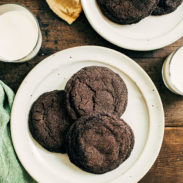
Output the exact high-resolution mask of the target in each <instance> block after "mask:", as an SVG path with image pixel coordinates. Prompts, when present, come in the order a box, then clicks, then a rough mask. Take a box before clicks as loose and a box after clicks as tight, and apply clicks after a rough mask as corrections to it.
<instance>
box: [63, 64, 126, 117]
mask: <svg viewBox="0 0 183 183" xmlns="http://www.w3.org/2000/svg"><path fill="white" fill-rule="evenodd" d="M65 91H66V104H67V110H68V113H69V115H70V116H71V118H72V119H73V120H76V119H78V118H79V117H81V116H84V115H88V114H91V113H93V112H95V113H111V114H117V115H118V116H121V115H122V114H123V113H124V111H125V109H126V105H127V100H128V91H127V87H126V84H125V83H124V81H123V80H122V78H121V77H120V76H119V75H118V74H116V73H114V72H113V71H112V70H110V69H108V68H106V67H99V66H90V67H85V68H83V69H81V70H80V71H78V72H77V73H76V74H74V75H73V76H72V77H71V79H70V80H69V81H68V82H67V84H66V87H65Z"/></svg>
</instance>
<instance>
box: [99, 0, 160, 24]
mask: <svg viewBox="0 0 183 183" xmlns="http://www.w3.org/2000/svg"><path fill="white" fill-rule="evenodd" d="M97 2H98V5H99V7H100V9H101V11H102V12H103V14H104V15H105V16H106V17H108V18H109V19H110V20H112V21H113V22H116V23H119V24H132V23H137V22H139V21H140V20H142V19H143V18H145V17H147V16H149V15H150V14H151V13H152V11H153V10H154V8H155V7H156V6H157V4H158V2H159V0H144V1H142V0H97Z"/></svg>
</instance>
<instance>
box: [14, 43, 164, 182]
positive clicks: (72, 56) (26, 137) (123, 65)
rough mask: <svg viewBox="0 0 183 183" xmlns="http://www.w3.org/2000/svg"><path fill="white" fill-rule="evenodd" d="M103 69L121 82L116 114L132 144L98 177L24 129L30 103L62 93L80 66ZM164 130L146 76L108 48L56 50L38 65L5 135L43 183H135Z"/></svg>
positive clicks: (26, 81)
mask: <svg viewBox="0 0 183 183" xmlns="http://www.w3.org/2000/svg"><path fill="white" fill-rule="evenodd" d="M90 65H99V66H106V67H108V68H110V69H112V70H113V71H114V72H116V73H118V74H119V75H120V76H121V77H122V78H123V79H124V81H125V82H126V84H127V87H128V92H129V99H128V106H127V110H126V112H125V114H124V115H123V116H122V117H123V118H124V119H125V121H126V122H127V123H128V124H129V125H130V126H131V127H132V129H133V131H134V134H135V146H134V149H133V151H132V154H131V156H130V158H129V159H128V160H126V161H125V162H124V163H123V164H122V165H121V166H120V167H119V168H117V169H115V170H114V171H111V172H109V173H106V174H103V175H95V174H90V173H87V172H84V171H82V170H80V169H79V168H77V167H76V166H75V165H73V164H72V163H71V162H70V161H69V159H68V156H67V155H62V154H56V153H51V152H48V151H47V150H45V149H44V148H42V147H41V146H40V145H39V144H38V143H37V142H36V141H34V140H33V138H32V136H31V134H30V132H29V129H28V114H29V110H30V107H31V105H32V103H33V102H34V101H35V100H36V99H37V98H38V96H40V95H41V94H42V93H44V92H47V91H52V90H54V89H64V86H65V84H66V82H67V80H68V79H69V78H70V77H71V76H72V75H73V74H74V73H75V72H77V71H78V70H80V69H81V68H83V67H85V66H90ZM163 132H164V112H163V107H162V103H161V99H160V96H159V94H158V92H157V90H156V88H155V86H154V84H153V83H152V81H151V79H150V78H149V77H148V75H147V74H146V73H145V72H144V71H143V69H142V68H141V67H139V66H138V65H137V64H136V63H135V62H134V61H133V60H131V59H130V58H128V57H127V56H125V55H123V54H121V53H119V52H116V51H114V50H111V49H107V48H103V47H96V46H83V47H76V48H70V49H67V50H64V51H61V52H58V53H56V54H54V55H52V56H50V57H48V58H46V59H45V60H44V61H42V62H41V63H40V64H38V65H37V66H36V67H35V68H34V69H33V70H32V71H31V72H30V73H29V74H28V76H27V77H26V78H25V79H24V81H23V83H22V84H21V86H20V88H19V90H18V92H17V94H16V97H15V100H14V104H13V109H12V113H11V133H12V138H13V144H14V147H15V150H16V153H17V155H18V158H19V159H20V161H21V163H22V164H23V166H24V167H25V168H26V170H27V171H28V172H29V173H30V175H32V177H34V178H35V179H36V180H37V181H39V182H43V183H50V182H54V183H60V182H62V183H86V182H87V183H93V182H95V183H107V182H113V183H118V182H127V183H131V182H137V181H138V180H140V179H141V178H142V177H143V176H144V175H145V174H146V173H147V171H148V170H149V169H150V167H151V166H152V164H153V163H154V161H155V159H156V157H157V156H158V153H159V150H160V147H161V144H162V139H163Z"/></svg>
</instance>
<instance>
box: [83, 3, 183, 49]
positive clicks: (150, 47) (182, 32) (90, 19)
mask: <svg viewBox="0 0 183 183" xmlns="http://www.w3.org/2000/svg"><path fill="white" fill-rule="evenodd" d="M93 1H96V0H93ZM87 3H88V1H86V0H81V4H82V8H83V11H84V14H85V16H86V18H87V20H88V22H89V23H90V25H91V26H92V28H93V29H94V30H95V31H96V32H97V33H98V34H99V35H100V36H101V37H103V38H104V39H105V40H107V41H109V42H110V43H112V44H114V45H116V46H118V47H120V48H125V49H128V50H133V51H152V50H157V49H160V48H163V47H165V46H168V45H170V44H172V43H174V42H176V41H177V40H178V39H180V38H181V37H183V31H181V32H180V31H179V34H178V33H177V34H173V31H175V30H176V29H172V30H171V31H170V32H169V33H168V34H165V35H166V37H165V36H161V37H160V38H164V37H165V38H167V35H169V34H171V36H174V37H173V38H171V39H168V40H167V39H164V41H163V42H161V43H158V44H157V45H156V44H155V45H151V46H149V45H150V44H149V42H150V41H149V40H147V41H146V44H144V46H143V45H141V46H136V44H134V45H133V44H131V45H130V46H129V44H127V45H126V44H125V43H123V42H120V43H119V42H117V41H115V40H113V39H112V37H108V36H107V35H106V34H105V31H104V33H103V32H102V31H101V30H99V28H98V26H96V24H95V21H94V20H92V17H90V16H89V14H88V12H87ZM95 3H96V2H95ZM109 21H110V20H109ZM176 27H178V28H179V29H180V30H181V28H183V20H182V21H181V22H179V23H178V25H177V26H176ZM178 28H177V29H178ZM124 39H126V41H130V40H133V39H129V38H125V37H124ZM157 41H158V40H157ZM157 41H156V42H157ZM124 42H125V41H124ZM135 43H137V42H135ZM137 45H138V44H137Z"/></svg>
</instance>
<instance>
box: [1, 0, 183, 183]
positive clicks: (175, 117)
mask: <svg viewBox="0 0 183 183" xmlns="http://www.w3.org/2000/svg"><path fill="white" fill-rule="evenodd" d="M4 3H7V0H1V1H0V5H1V4H4ZM8 3H19V4H22V5H25V6H26V7H28V8H29V9H30V10H31V11H32V12H33V13H34V14H35V15H36V17H37V18H38V20H39V23H40V26H41V31H42V34H43V45H42V48H41V50H40V52H39V54H38V56H36V57H35V58H34V59H32V60H31V61H29V62H26V63H21V64H12V63H3V62H0V79H1V80H3V81H4V82H6V83H7V84H8V85H9V86H10V87H12V88H13V90H14V91H15V92H16V91H17V89H18V87H19V85H20V83H21V82H22V80H23V79H24V77H25V76H26V75H27V73H28V72H29V71H30V70H31V69H32V68H33V67H34V66H35V65H36V64H38V63H39V62H40V61H41V60H43V59H44V58H46V57H47V56H49V55H51V54H53V53H55V52H57V51H60V50H63V49H66V48H70V47H74V46H80V45H99V46H105V47H109V48H112V49H115V50H117V51H119V52H121V53H124V54H126V55H128V56H129V57H131V58H133V59H134V60H135V61H136V62H137V63H138V64H139V65H140V66H141V67H142V68H143V69H144V70H145V71H146V72H147V73H148V75H149V76H150V77H151V78H152V80H153V81H154V83H155V85H156V87H157V89H158V90H159V93H160V95H161V98H162V101H163V105H164V109H165V118H166V126H167V128H166V130H165V138H164V143H163V148H162V150H161V153H160V156H159V158H158V159H157V161H156V163H155V164H154V166H153V167H152V169H151V170H150V171H149V173H148V174H147V175H146V176H145V177H144V178H143V179H142V180H141V181H140V183H175V182H176V183H183V168H182V167H183V140H182V139H183V112H182V111H183V97H180V96H177V95H175V94H173V93H171V92H170V91H169V90H168V89H167V88H166V87H165V86H164V84H163V81H162V78H161V68H162V64H163V61H164V59H165V58H166V57H167V56H168V55H169V54H170V53H171V52H173V51H174V50H176V49H177V48H178V47H180V46H181V45H183V38H181V39H179V40H178V41H176V42H175V43H173V44H171V45H169V46H167V47H165V48H162V49H159V50H154V51H148V52H136V51H130V50H126V49H122V48H119V47H117V46H114V45H112V44H111V43H109V42H107V41H106V40H104V39H103V38H102V37H100V36H99V35H98V34H97V33H96V32H95V31H94V30H93V29H92V27H91V26H90V24H89V23H88V21H87V19H86V17H85V15H84V13H82V14H81V16H80V17H79V18H78V20H77V21H76V22H75V23H74V24H72V25H68V24H67V23H65V22H64V21H62V20H60V19H59V18H58V17H57V16H56V15H55V14H54V13H53V12H52V11H51V10H50V9H49V7H48V5H47V4H46V3H45V0H33V1H32V0H9V1H8Z"/></svg>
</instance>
